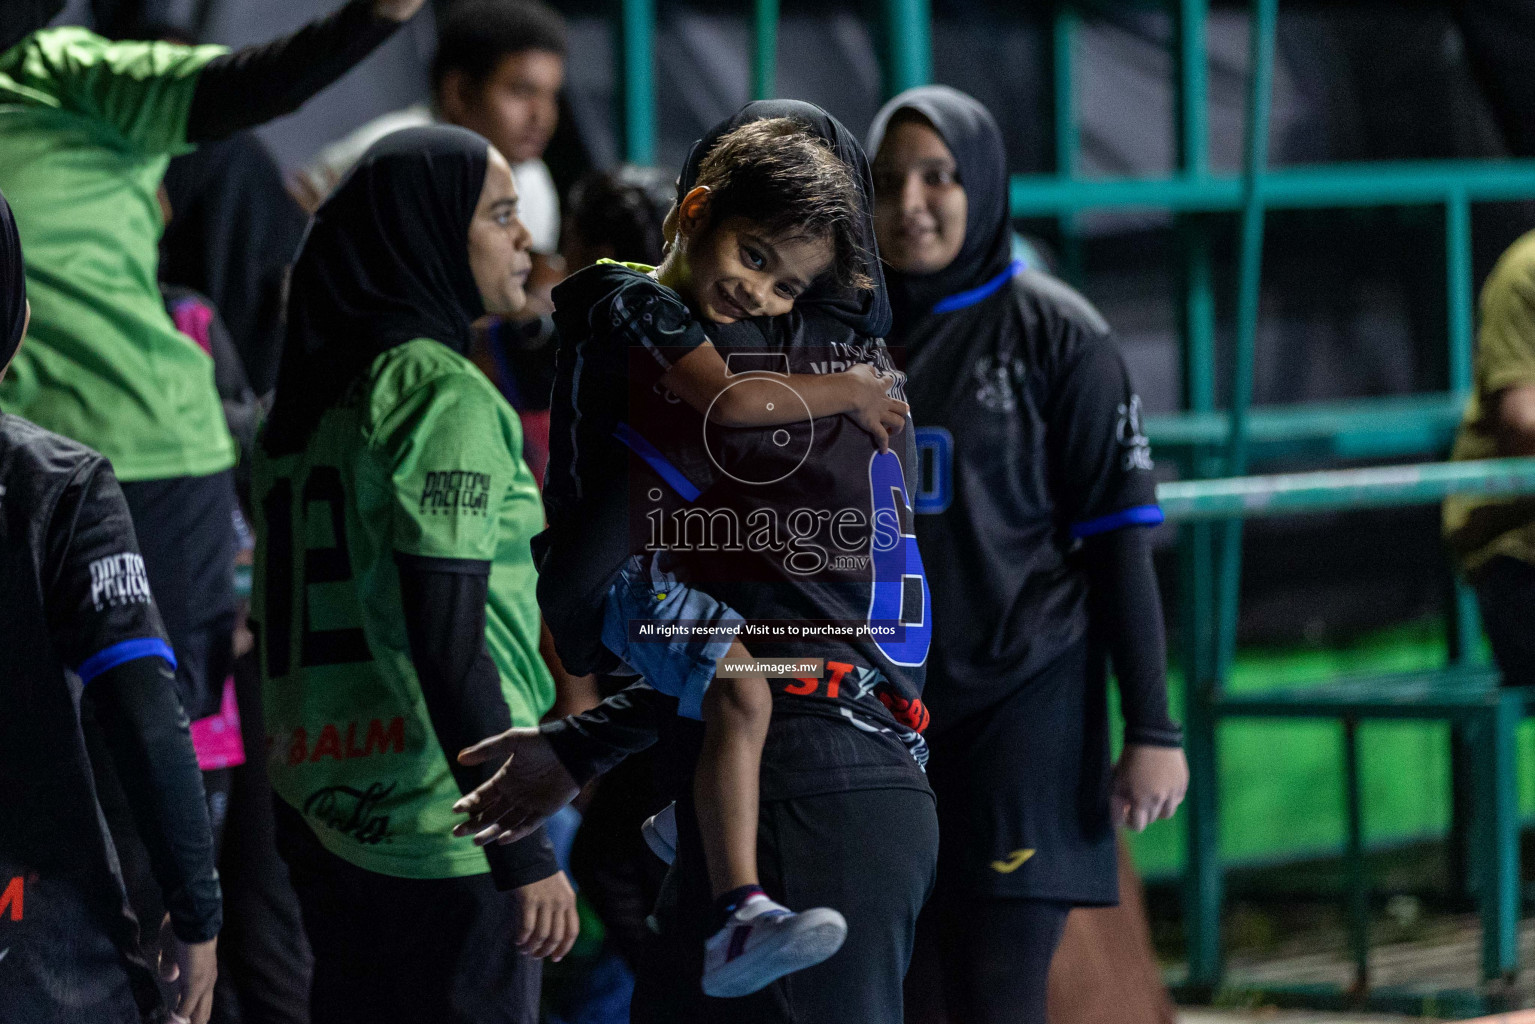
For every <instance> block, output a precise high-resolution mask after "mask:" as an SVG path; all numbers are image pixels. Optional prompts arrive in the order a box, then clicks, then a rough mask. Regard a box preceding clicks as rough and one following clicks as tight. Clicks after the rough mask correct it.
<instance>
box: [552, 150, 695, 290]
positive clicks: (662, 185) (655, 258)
mask: <svg viewBox="0 0 1535 1024" xmlns="http://www.w3.org/2000/svg"><path fill="white" fill-rule="evenodd" d="M673 191H674V189H673V185H672V179H671V177H670V176H668V175H667V174H666V173H665V172H664V171H662V170H660V169H659V168H656V167H639V166H636V165H634V164H620V165H619V166H617V167H615V168H613V169H612V170H608V171H593V172H592V173H590V174H588V175H586V176H585V177H584V178H582V179H581V180H580V181H578V182H576V183H575V185H574V186H573V187H572V188H571V190H570V197H569V199H568V201H567V204H566V205H567V210H566V217H567V218H568V219H569V221H570V226H571V228H572V229H573V230H574V231H575V232H576V234H577V235H578V236H579V237H580V238H581V240H582V241H583V242H585V243H586V244H587V245H590V246H596V247H604V246H606V247H610V248H611V249H612V250H613V252H614V253H615V254H617V256H618V257H619V258H620V259H626V260H635V261H637V262H640V263H649V264H652V265H654V264H657V263H660V262H661V256H662V250H663V249H664V248H665V244H666V238H665V236H664V235H663V234H662V231H661V224H662V222H663V221H664V220H665V219H666V211H667V210H668V209H670V208H671V205H672V195H673Z"/></svg>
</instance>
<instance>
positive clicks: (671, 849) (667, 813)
mask: <svg viewBox="0 0 1535 1024" xmlns="http://www.w3.org/2000/svg"><path fill="white" fill-rule="evenodd" d="M640 835H642V836H644V837H645V845H646V846H648V847H650V852H651V853H653V854H655V855H656V856H657V857H660V858H661V859H662V860H664V861H666V863H668V864H670V863H671V862H672V861H674V860H676V859H677V805H676V803H669V804H667V805H666V806H665V807H663V808H661V809H660V810H659V811H657V812H656V813H654V814H652V815H651V816H650V817H648V818H646V819H645V824H643V825H641V826H640Z"/></svg>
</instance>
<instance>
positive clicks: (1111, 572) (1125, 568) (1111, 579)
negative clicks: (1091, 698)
mask: <svg viewBox="0 0 1535 1024" xmlns="http://www.w3.org/2000/svg"><path fill="white" fill-rule="evenodd" d="M1082 554H1083V559H1084V564H1085V566H1086V569H1087V577H1088V601H1089V615H1090V617H1091V619H1092V621H1093V627H1094V630H1095V632H1097V633H1098V635H1100V636H1101V637H1103V638H1104V640H1105V641H1106V642H1107V644H1108V648H1109V657H1110V659H1111V661H1112V663H1113V665H1114V676H1115V678H1116V679H1118V680H1119V697H1120V707H1121V709H1122V710H1123V712H1124V717H1125V742H1126V743H1141V744H1146V745H1147V746H1154V747H1177V746H1182V745H1183V729H1182V728H1181V727H1179V725H1178V724H1177V723H1176V722H1174V721H1173V720H1172V718H1171V717H1170V716H1169V714H1168V711H1167V630H1166V626H1165V624H1164V623H1163V620H1162V596H1161V594H1160V593H1159V592H1158V590H1157V576H1156V569H1155V568H1154V567H1153V566H1152V561H1151V537H1150V534H1149V532H1148V531H1146V530H1144V529H1140V528H1136V527H1130V528H1127V529H1123V530H1112V531H1110V532H1108V533H1102V534H1098V535H1097V536H1094V537H1089V538H1088V539H1087V540H1086V541H1084V542H1083V544H1082Z"/></svg>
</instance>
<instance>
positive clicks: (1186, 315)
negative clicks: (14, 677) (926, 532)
mask: <svg viewBox="0 0 1535 1024" xmlns="http://www.w3.org/2000/svg"><path fill="white" fill-rule="evenodd" d="M619 2H620V4H621V16H620V17H619V18H618V25H619V28H620V34H621V40H620V45H619V47H618V49H619V52H620V54H621V57H622V62H623V67H624V75H623V76H622V78H621V80H620V85H621V91H620V111H621V117H622V136H623V142H624V152H625V156H626V157H627V158H628V159H630V160H635V161H640V162H649V161H653V160H654V158H655V153H656V142H655V133H656V117H655V75H654V68H653V56H652V52H653V40H654V35H655V20H656V7H655V0H619ZM1163 2H1164V3H1165V5H1166V8H1167V9H1168V11H1169V12H1170V13H1171V15H1172V16H1173V18H1174V19H1175V22H1176V28H1177V31H1176V33H1175V36H1174V38H1175V40H1176V42H1175V54H1174V56H1175V58H1176V78H1175V86H1176V90H1177V102H1176V103H1175V105H1174V110H1175V117H1174V123H1173V124H1172V125H1171V126H1170V128H1171V130H1172V132H1173V134H1174V136H1175V138H1176V141H1177V154H1178V162H1177V170H1176V172H1175V173H1173V174H1171V175H1161V176H1154V177H1146V178H1102V179H1084V178H1082V177H1080V176H1079V166H1078V165H1079V156H1080V152H1081V139H1080V132H1079V130H1078V119H1077V111H1076V101H1075V95H1076V89H1075V80H1074V75H1073V69H1074V65H1075V59H1074V49H1075V38H1076V35H1077V33H1078V29H1079V17H1078V14H1077V12H1076V10H1075V9H1074V7H1073V4H1072V0H1057V5H1056V8H1055V13H1054V19H1053V23H1052V29H1051V40H1050V49H1051V54H1052V58H1053V60H1052V63H1053V71H1052V74H1053V88H1052V97H1053V107H1054V111H1053V119H1054V129H1055V131H1054V135H1055V145H1054V158H1055V165H1056V166H1055V171H1054V173H1053V174H1044V175H1017V176H1014V177H1013V179H1012V181H1011V188H1010V195H1011V203H1012V210H1013V212H1014V214H1015V215H1017V216H1049V217H1052V218H1055V219H1056V220H1057V222H1058V223H1059V225H1060V227H1061V231H1062V236H1063V241H1064V244H1063V253H1064V265H1065V274H1066V276H1067V277H1068V278H1070V279H1073V280H1079V279H1080V277H1081V273H1082V250H1081V246H1080V242H1079V239H1078V233H1077V231H1076V230H1075V224H1076V221H1077V218H1078V215H1079V214H1081V213H1082V212H1084V211H1089V210H1112V209H1131V208H1142V209H1144V208H1153V209H1160V210H1165V211H1168V212H1170V213H1171V214H1173V215H1174V217H1175V223H1176V234H1177V238H1178V242H1179V248H1180V251H1181V263H1182V278H1181V282H1180V294H1179V296H1178V307H1179V311H1180V321H1181V325H1180V326H1181V334H1182V341H1183V349H1182V355H1183V357H1182V367H1183V378H1184V385H1185V386H1184V396H1185V397H1184V411H1183V412H1182V413H1181V414H1177V415H1174V416H1161V417H1153V418H1151V419H1149V420H1148V423H1147V432H1148V433H1149V434H1150V435H1151V438H1152V441H1153V443H1154V444H1155V445H1156V446H1157V447H1158V448H1159V449H1160V450H1162V451H1163V452H1164V453H1171V454H1172V456H1173V457H1174V459H1175V460H1176V461H1177V463H1178V464H1179V466H1180V467H1181V470H1182V474H1183V476H1184V477H1185V482H1182V483H1178V484H1171V485H1167V486H1166V487H1165V488H1164V489H1163V491H1162V493H1163V495H1164V499H1163V500H1164V504H1165V506H1166V507H1167V509H1168V511H1169V514H1170V516H1171V517H1173V518H1175V519H1180V520H1182V522H1183V525H1181V526H1180V528H1179V546H1180V554H1179V559H1180V603H1181V614H1180V619H1181V621H1182V623H1183V631H1184V633H1183V643H1182V649H1183V662H1184V669H1185V678H1186V686H1187V690H1186V694H1187V700H1186V710H1185V729H1186V736H1187V741H1186V745H1187V753H1188V757H1189V764H1190V770H1191V774H1192V777H1193V785H1192V787H1191V789H1190V792H1189V797H1188V800H1187V802H1186V804H1185V818H1186V823H1187V828H1188V839H1189V842H1188V849H1187V857H1188V862H1187V863H1188V870H1187V872H1186V891H1185V921H1186V927H1187V931H1188V959H1189V981H1190V983H1191V984H1192V985H1193V986H1194V987H1195V988H1200V987H1204V988H1206V989H1214V988H1215V987H1217V986H1218V985H1219V984H1220V980H1221V975H1222V965H1221V951H1220V929H1219V922H1220V908H1221V902H1222V879H1221V868H1220V863H1219V856H1218V842H1217V838H1218V837H1217V801H1216V780H1217V778H1218V769H1219V765H1218V763H1217V757H1216V742H1215V741H1216V732H1217V727H1218V719H1219V710H1218V706H1217V705H1218V703H1219V699H1220V697H1221V693H1222V687H1223V682H1224V680H1225V678H1226V677H1227V675H1228V673H1229V669H1230V666H1231V662H1232V658H1233V654H1234V651H1235V646H1236V625H1237V617H1238V611H1239V605H1238V592H1239V586H1238V584H1239V582H1240V578H1241V568H1242V566H1241V536H1242V533H1241V530H1242V521H1243V519H1245V518H1248V517H1251V516H1254V515H1259V514H1273V513H1275V512H1278V511H1317V510H1320V509H1323V508H1332V507H1336V508H1344V507H1367V506H1373V505H1381V504H1403V503H1411V502H1413V501H1427V500H1436V498H1437V496H1442V495H1443V494H1445V493H1449V491H1450V490H1452V489H1471V490H1478V489H1483V488H1485V489H1486V493H1515V492H1517V491H1524V490H1528V484H1529V483H1530V481H1531V479H1532V470H1531V467H1530V465H1529V461H1528V460H1498V461H1497V462H1494V463H1488V464H1486V465H1484V466H1480V467H1476V468H1474V469H1466V468H1464V467H1437V466H1424V467H1412V468H1411V469H1410V470H1402V469H1395V470H1370V471H1358V472H1354V473H1352V474H1351V473H1347V472H1345V473H1343V474H1331V475H1322V476H1316V475H1306V474H1302V475H1298V476H1290V477H1282V478H1254V479H1255V480H1256V481H1257V482H1254V479H1249V480H1245V481H1238V480H1225V481H1219V480H1203V479H1202V478H1211V477H1217V476H1221V475H1225V476H1227V477H1241V476H1242V475H1243V474H1244V473H1246V471H1247V466H1248V462H1249V461H1250V457H1251V456H1252V455H1253V454H1254V453H1257V454H1259V455H1263V454H1272V453H1275V452H1281V451H1282V452H1284V453H1286V454H1289V455H1295V454H1302V455H1315V456H1318V457H1322V458H1334V457H1353V458H1384V457H1387V456H1391V457H1398V456H1403V455H1413V454H1417V455H1434V454H1439V453H1440V452H1442V450H1443V447H1444V445H1445V443H1446V441H1447V439H1448V437H1449V435H1450V433H1451V431H1452V430H1453V428H1454V425H1455V423H1456V422H1457V420H1458V416H1459V411H1460V409H1461V408H1462V407H1463V405H1464V402H1465V399H1466V397H1467V396H1468V394H1469V393H1470V390H1471V387H1472V350H1473V336H1472V326H1473V282H1472V263H1471V204H1472V203H1473V202H1482V201H1492V200H1509V199H1523V198H1530V197H1535V160H1439V161H1397V162H1383V163H1359V164H1348V165H1320V166H1292V167H1282V168H1272V169H1271V168H1269V167H1268V129H1269V107H1270V100H1271V92H1272V85H1273V73H1274V49H1275V35H1276V26H1277V15H1278V0H1251V7H1250V9H1251V12H1252V13H1251V18H1250V39H1249V52H1250V66H1249V86H1248V93H1247V99H1246V137H1245V140H1244V146H1243V159H1242V167H1241V169H1240V171H1239V172H1235V173H1233V172H1226V171H1216V170H1214V169H1213V168H1212V167H1211V165H1210V146H1209V141H1210V124H1209V111H1208V105H1209V96H1208V56H1207V47H1206V25H1207V21H1208V16H1209V0H1163ZM882 7H883V12H884V25H883V37H884V42H883V46H884V58H885V62H884V63H885V69H886V78H885V86H886V89H887V91H888V92H889V93H892V94H893V93H894V92H896V91H899V90H900V89H904V88H907V87H909V86H913V85H918V84H922V83H924V82H927V81H929V80H930V78H931V72H932V57H931V37H930V27H929V16H930V11H929V0H883V5H882ZM752 24H753V26H754V32H753V44H752V54H751V62H752V78H751V87H752V91H753V94H754V95H756V96H759V97H766V96H770V95H772V94H773V93H774V91H775V85H776V77H777V76H776V63H777V48H778V38H777V37H778V31H777V30H778V0H754V7H753V19H752ZM1408 205H1438V206H1443V208H1444V211H1445V220H1444V224H1445V226H1444V232H1445V234H1444V239H1445V267H1446V279H1445V287H1446V299H1447V301H1446V306H1447V317H1446V324H1445V328H1446V337H1447V350H1448V365H1449V374H1448V380H1447V382H1446V383H1447V389H1446V391H1444V392H1442V393H1439V394H1431V395H1419V396H1407V397H1403V396H1396V397H1389V398H1378V399H1368V400H1359V401H1353V402H1346V403H1330V404H1327V405H1315V406H1298V407H1278V408H1272V407H1271V408H1263V409H1258V410H1254V409H1253V408H1252V397H1253V396H1252V383H1253V380H1252V378H1253V361H1254V349H1255V342H1256V335H1257V326H1258V311H1259V296H1260V285H1261V281H1262V255H1263V235H1264V221H1265V214H1266V213H1267V211H1269V210H1278V209H1306V208H1325V207H1343V208H1364V207H1380V206H1408ZM1233 215H1235V216H1236V217H1237V218H1238V254H1239V255H1238V267H1237V270H1238V286H1237V292H1236V295H1235V297H1234V298H1235V302H1234V320H1235V327H1236V330H1235V337H1234V350H1233V353H1232V359H1231V364H1230V378H1229V382H1228V383H1229V394H1230V401H1229V405H1228V407H1227V408H1226V409H1224V410H1222V409H1217V407H1216V316H1217V310H1216V299H1215V283H1214V272H1213V270H1214V268H1213V259H1212V232H1213V229H1214V227H1215V223H1216V221H1217V220H1218V219H1219V218H1223V217H1228V218H1229V217H1231V216H1233ZM1260 495H1261V497H1260ZM1453 613H1454V614H1453V621H1452V626H1453V627H1454V628H1453V629H1452V630H1451V636H1452V655H1453V657H1454V659H1455V660H1456V661H1457V663H1462V662H1465V661H1466V660H1467V659H1468V658H1469V651H1470V650H1471V649H1472V646H1473V645H1472V644H1471V642H1470V638H1472V637H1474V636H1475V635H1476V634H1477V630H1478V623H1477V620H1476V617H1475V607H1474V603H1473V602H1472V600H1471V599H1470V596H1469V594H1468V593H1467V592H1466V590H1465V589H1464V588H1460V589H1459V591H1458V593H1457V599H1456V602H1455V606H1454V609H1453ZM1212 624H1214V628H1213V629H1212V628H1211V625H1212Z"/></svg>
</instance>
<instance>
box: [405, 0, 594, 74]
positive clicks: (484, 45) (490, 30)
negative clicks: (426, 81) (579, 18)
mask: <svg viewBox="0 0 1535 1024" xmlns="http://www.w3.org/2000/svg"><path fill="white" fill-rule="evenodd" d="M527 50H546V51H548V52H549V53H555V54H558V55H559V56H561V57H563V56H565V19H564V18H562V17H560V15H559V13H558V12H556V11H555V10H554V9H553V8H551V7H548V6H546V5H545V4H542V3H539V2H538V0H459V2H458V3H455V4H453V5H452V6H450V7H449V8H448V13H447V14H446V15H444V16H443V17H442V18H441V19H440V20H439V21H438V25H437V55H436V56H435V57H433V58H432V90H433V91H434V92H436V91H439V90H441V88H442V81H443V79H444V78H445V77H446V76H447V74H448V72H450V71H457V72H458V73H459V74H461V75H463V76H464V77H465V78H466V79H468V81H469V84H470V85H471V86H475V87H478V86H481V85H484V84H485V82H486V81H488V80H489V79H490V76H491V75H493V74H495V72H496V68H497V66H498V65H500V63H501V61H502V59H503V58H505V57H509V56H511V55H512V54H514V53H523V52H524V51H527Z"/></svg>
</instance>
